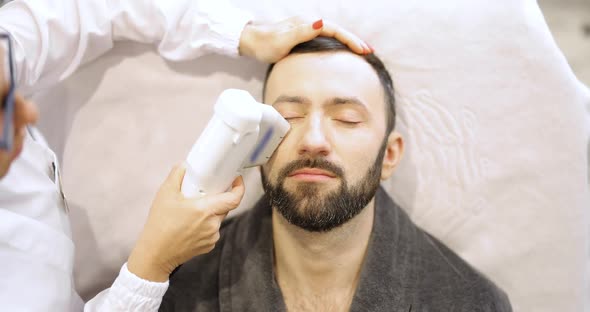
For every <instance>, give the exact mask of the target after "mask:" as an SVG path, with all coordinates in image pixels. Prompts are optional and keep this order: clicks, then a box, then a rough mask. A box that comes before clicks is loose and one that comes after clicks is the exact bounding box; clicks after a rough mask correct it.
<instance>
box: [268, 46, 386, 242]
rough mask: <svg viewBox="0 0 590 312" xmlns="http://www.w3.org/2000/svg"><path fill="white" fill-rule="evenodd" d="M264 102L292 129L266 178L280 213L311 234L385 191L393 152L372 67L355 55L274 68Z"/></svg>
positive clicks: (312, 57)
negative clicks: (386, 165) (386, 164)
mask: <svg viewBox="0 0 590 312" xmlns="http://www.w3.org/2000/svg"><path fill="white" fill-rule="evenodd" d="M265 101H266V103H269V104H272V105H273V106H274V107H275V108H276V109H277V110H278V111H279V113H281V115H283V117H285V118H286V119H287V120H288V121H289V122H290V124H291V130H290V132H289V134H288V135H287V136H286V137H285V139H284V140H283V142H282V143H281V145H280V146H279V147H278V149H277V150H276V152H275V153H274V154H273V157H272V158H271V159H270V160H269V162H268V163H267V164H266V165H264V166H263V170H262V176H263V184H264V187H265V191H266V193H267V195H268V196H269V197H270V200H271V204H272V205H273V207H275V208H276V209H277V210H278V211H279V213H281V214H282V215H283V216H284V217H285V218H286V219H287V220H288V221H289V222H291V223H292V224H295V225H297V226H299V227H301V228H304V229H306V230H309V231H320V232H321V231H329V230H331V229H333V228H335V227H338V226H340V225H342V224H343V223H345V222H347V221H349V220H350V219H352V218H353V217H354V216H356V215H357V214H358V213H359V212H360V211H361V210H362V209H363V208H364V207H365V206H366V205H367V204H368V203H369V202H370V200H371V199H372V198H373V196H374V194H375V191H376V190H377V188H378V186H379V182H380V179H381V177H382V162H383V157H384V153H387V150H388V149H387V144H386V143H387V140H386V133H385V132H386V126H387V124H386V114H387V111H386V107H385V101H384V94H383V89H382V87H381V84H380V81H379V78H378V76H377V74H376V73H375V71H374V70H373V69H372V68H371V65H369V64H368V63H367V62H366V61H365V60H364V59H363V58H361V57H360V56H357V55H355V54H352V53H348V52H324V53H306V54H293V55H290V56H288V57H286V58H285V59H283V60H281V61H280V62H278V63H277V64H276V65H275V67H274V69H273V71H272V73H271V75H270V77H269V79H268V82H267V88H266V94H265Z"/></svg>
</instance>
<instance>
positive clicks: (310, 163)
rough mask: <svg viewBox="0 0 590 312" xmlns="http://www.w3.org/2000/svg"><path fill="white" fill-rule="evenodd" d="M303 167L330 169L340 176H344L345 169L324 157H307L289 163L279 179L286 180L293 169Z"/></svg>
mask: <svg viewBox="0 0 590 312" xmlns="http://www.w3.org/2000/svg"><path fill="white" fill-rule="evenodd" d="M303 168H316V169H322V170H325V171H329V172H330V173H332V174H334V175H335V176H336V177H338V178H344V170H343V169H342V168H340V167H339V166H338V165H336V164H334V163H332V162H330V161H328V160H326V159H324V158H305V159H298V160H294V161H292V162H290V163H288V164H287V165H286V166H285V167H284V168H283V169H281V171H280V172H279V180H284V179H285V178H287V176H289V174H291V173H292V172H293V171H295V170H299V169H303Z"/></svg>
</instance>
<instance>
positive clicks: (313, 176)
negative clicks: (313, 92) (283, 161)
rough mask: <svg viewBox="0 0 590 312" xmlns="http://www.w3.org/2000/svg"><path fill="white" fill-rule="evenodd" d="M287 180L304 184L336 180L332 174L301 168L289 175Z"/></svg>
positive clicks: (320, 170) (315, 169)
mask: <svg viewBox="0 0 590 312" xmlns="http://www.w3.org/2000/svg"><path fill="white" fill-rule="evenodd" d="M289 178H293V179H296V180H299V181H305V182H322V181H329V180H331V179H334V178H336V175H335V174H334V173H332V172H329V171H326V170H322V169H317V168H303V169H299V170H295V171H293V172H292V173H291V174H289Z"/></svg>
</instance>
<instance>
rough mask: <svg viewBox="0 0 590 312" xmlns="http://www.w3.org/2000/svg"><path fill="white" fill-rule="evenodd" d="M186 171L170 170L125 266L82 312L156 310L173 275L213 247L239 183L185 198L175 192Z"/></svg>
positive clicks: (239, 192) (238, 191) (238, 195)
mask: <svg viewBox="0 0 590 312" xmlns="http://www.w3.org/2000/svg"><path fill="white" fill-rule="evenodd" d="M185 170H186V169H185V168H184V167H176V168H174V169H173V170H172V172H171V173H170V175H169V176H168V178H167V179H166V181H165V182H164V184H163V185H162V186H161V187H160V190H159V191H158V194H157V195H156V198H155V199H154V202H153V204H152V207H151V209H150V213H149V215H148V219H147V221H146V224H145V226H144V229H143V231H142V233H141V235H140V237H139V240H138V241H137V243H136V245H135V247H134V249H133V251H132V252H131V255H130V256H129V259H128V262H127V263H126V264H124V265H123V267H122V268H121V271H120V273H119V276H118V277H117V279H116V280H115V282H114V283H113V285H112V286H111V288H110V289H106V290H104V291H102V292H101V293H99V294H98V295H97V296H96V297H94V298H93V299H92V300H90V301H89V302H88V303H87V304H86V305H85V306H84V311H86V312H91V311H101V312H102V311H104V312H111V311H141V312H150V311H157V310H158V308H159V307H160V303H161V302H162V298H163V297H164V293H166V290H167V289H168V277H169V276H170V274H171V273H172V271H174V269H176V268H177V267H178V266H179V265H181V264H182V263H184V262H186V261H188V260H190V259H191V258H193V257H195V256H197V255H200V254H204V253H207V252H209V251H211V250H212V249H213V248H214V247H215V243H217V241H218V240H219V228H220V227H221V222H222V221H223V219H224V218H225V216H226V215H227V214H228V213H229V211H231V210H232V209H235V208H236V207H238V205H239V203H240V201H241V200H242V197H243V196H244V184H243V181H242V179H241V178H238V179H236V181H234V184H233V185H232V189H231V191H229V192H226V193H220V194H215V195H207V196H204V197H200V198H198V199H196V198H185V197H184V196H183V195H182V192H181V190H180V187H181V184H182V179H183V177H184V173H185Z"/></svg>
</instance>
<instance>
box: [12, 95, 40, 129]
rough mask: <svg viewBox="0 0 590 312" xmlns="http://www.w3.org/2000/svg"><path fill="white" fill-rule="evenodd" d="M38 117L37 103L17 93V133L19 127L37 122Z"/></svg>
mask: <svg viewBox="0 0 590 312" xmlns="http://www.w3.org/2000/svg"><path fill="white" fill-rule="evenodd" d="M38 118H39V111H38V110H37V107H36V106H35V104H33V103H31V102H29V101H27V100H25V99H24V98H23V97H22V96H20V95H18V94H17V95H16V97H15V99H14V125H15V128H16V129H15V133H16V130H18V128H21V127H24V126H26V125H29V124H34V123H36V122H37V119H38Z"/></svg>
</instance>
